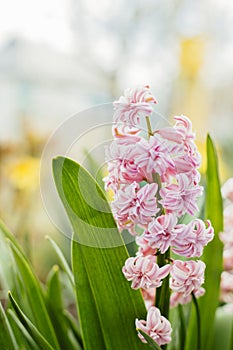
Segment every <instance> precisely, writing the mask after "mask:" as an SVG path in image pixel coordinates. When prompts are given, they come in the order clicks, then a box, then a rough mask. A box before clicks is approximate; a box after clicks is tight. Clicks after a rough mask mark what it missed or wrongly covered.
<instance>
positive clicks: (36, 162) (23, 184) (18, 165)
mask: <svg viewBox="0 0 233 350" xmlns="http://www.w3.org/2000/svg"><path fill="white" fill-rule="evenodd" d="M5 169H6V172H7V176H8V178H9V180H10V181H11V183H12V185H13V186H14V187H15V188H17V189H19V190H26V191H30V190H34V189H36V188H37V187H38V185H39V169H40V159H39V158H36V157H29V156H27V157H24V158H22V159H20V160H19V161H17V162H14V163H10V164H8V165H7V166H6V168H5Z"/></svg>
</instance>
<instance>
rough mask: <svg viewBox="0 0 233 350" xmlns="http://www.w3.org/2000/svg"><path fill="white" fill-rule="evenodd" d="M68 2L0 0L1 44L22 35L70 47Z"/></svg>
mask: <svg viewBox="0 0 233 350" xmlns="http://www.w3.org/2000/svg"><path fill="white" fill-rule="evenodd" d="M68 4H69V1H65V0H49V1H48V0H36V1H35V0H19V1H17V0H7V1H4V0H0V44H1V43H3V42H4V41H5V40H7V38H9V37H13V36H22V37H25V38H28V39H30V40H32V41H38V42H43V43H48V44H50V45H52V46H54V47H56V48H58V49H61V50H65V51H66V50H69V49H70V48H71V45H72V40H71V38H72V35H71V31H70V29H69V23H68V6H67V5H68Z"/></svg>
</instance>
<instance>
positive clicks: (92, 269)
mask: <svg viewBox="0 0 233 350" xmlns="http://www.w3.org/2000/svg"><path fill="white" fill-rule="evenodd" d="M53 171H54V179H55V183H56V186H57V190H58V193H59V195H60V198H61V200H62V202H63V205H64V207H65V209H66V212H67V214H68V217H69V219H70V221H71V224H72V226H73V231H74V237H73V252H72V259H73V269H74V277H75V283H76V287H77V303H78V309H79V316H80V321H81V325H82V332H83V338H84V346H85V350H93V348H95V349H96V350H103V349H107V350H115V349H117V350H118V349H121V350H131V349H132V350H134V349H137V350H141V349H144V350H146V348H147V346H146V345H143V344H142V343H141V342H140V340H139V339H138V336H137V332H136V330H135V326H134V322H135V318H145V316H146V310H145V306H144V302H143V299H142V296H141V294H140V292H139V291H133V290H132V289H131V288H130V284H129V283H128V282H127V281H126V280H125V278H124V276H123V274H122V272H121V269H122V266H123V265H124V263H125V260H126V259H127V257H128V253H127V251H126V248H125V246H124V243H123V240H122V238H121V236H120V234H119V233H118V231H117V228H116V224H115V222H114V219H113V217H112V214H111V211H110V209H109V205H108V203H107V201H106V198H105V196H104V194H103V192H102V190H101V189H100V187H99V186H98V184H97V183H96V181H95V180H94V179H93V178H92V177H91V175H90V174H89V173H88V172H87V171H86V170H85V169H83V168H82V167H81V166H80V165H78V164H76V163H75V162H74V161H72V160H70V159H67V158H63V157H58V158H56V159H55V160H54V161H53ZM96 328H98V332H96ZM91 338H93V339H92V341H93V343H94V344H95V346H94V347H93V346H91V345H90V344H87V343H86V341H90V339H91Z"/></svg>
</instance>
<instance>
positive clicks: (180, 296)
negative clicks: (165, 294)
mask: <svg viewBox="0 0 233 350" xmlns="http://www.w3.org/2000/svg"><path fill="white" fill-rule="evenodd" d="M193 293H194V295H195V297H196V298H199V297H201V296H202V295H204V294H205V289H204V288H202V287H200V288H199V289H196V290H195V291H193ZM191 300H192V296H191V294H189V295H184V293H178V292H173V293H172V294H171V297H170V307H171V308H173V307H176V306H177V305H178V304H182V305H184V304H187V303H190V301H191Z"/></svg>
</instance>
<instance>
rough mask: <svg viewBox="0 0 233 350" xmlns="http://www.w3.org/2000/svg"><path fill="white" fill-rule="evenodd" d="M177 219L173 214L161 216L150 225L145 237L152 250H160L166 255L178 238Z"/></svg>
mask: <svg viewBox="0 0 233 350" xmlns="http://www.w3.org/2000/svg"><path fill="white" fill-rule="evenodd" d="M176 224H177V218H176V217H175V216H174V215H172V214H167V215H161V216H158V217H157V218H155V219H154V220H153V221H151V222H150V224H149V225H148V229H147V230H146V231H145V233H144V235H143V237H144V238H145V240H146V241H147V242H148V245H150V247H152V248H157V249H160V251H161V253H162V254H164V253H165V252H166V250H167V249H168V248H169V247H170V246H171V245H172V244H173V241H174V240H175V238H176V231H175V229H174V228H175V226H176Z"/></svg>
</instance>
